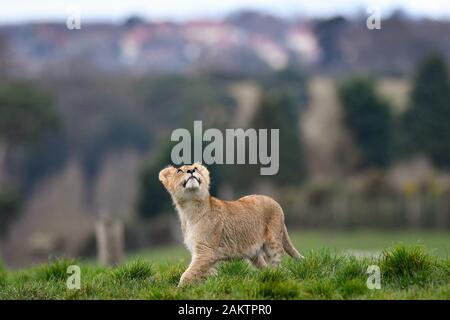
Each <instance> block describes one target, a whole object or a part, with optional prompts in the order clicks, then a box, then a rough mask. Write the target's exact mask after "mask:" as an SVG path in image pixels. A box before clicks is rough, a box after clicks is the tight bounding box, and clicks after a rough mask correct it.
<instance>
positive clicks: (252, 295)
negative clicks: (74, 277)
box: [0, 232, 450, 299]
mask: <svg viewBox="0 0 450 320" xmlns="http://www.w3.org/2000/svg"><path fill="white" fill-rule="evenodd" d="M322 235H323V236H322V237H320V236H319V234H318V233H317V232H310V233H299V234H294V233H293V239H294V241H295V243H296V245H297V247H298V248H299V249H301V251H302V253H303V254H304V255H305V256H306V259H304V260H300V261H299V260H294V259H291V258H289V257H285V258H284V260H283V263H282V265H281V266H280V267H279V268H267V269H264V270H256V269H254V268H253V267H251V266H249V265H248V264H247V263H246V262H245V261H230V262H223V263H220V264H219V266H218V271H219V272H218V276H216V277H211V278H208V279H206V280H204V281H201V282H197V283H194V284H191V285H188V286H187V287H184V288H177V287H176V286H177V283H178V280H179V278H180V276H181V274H182V273H183V271H184V269H185V268H186V266H187V263H188V260H187V258H188V255H187V253H186V250H185V249H182V248H180V247H173V248H166V249H163V248H161V249H156V250H151V251H145V252H141V253H139V254H134V255H132V256H130V257H129V258H128V259H127V261H126V262H125V263H124V264H122V265H120V266H117V267H115V268H106V267H100V266H98V265H96V264H95V263H93V262H76V261H72V260H58V259H56V260H52V261H49V262H48V263H46V264H42V265H37V266H34V267H30V268H27V269H22V270H18V271H6V270H5V269H4V268H2V267H1V266H0V299H450V258H449V256H448V254H447V252H448V246H449V245H450V241H449V235H447V234H446V233H442V234H436V233H434V234H431V233H426V232H424V233H418V232H417V233H416V236H415V237H413V236H412V235H411V237H409V236H408V235H409V233H396V232H395V233H394V232H393V233H383V234H382V235H380V234H378V237H376V236H375V235H376V233H375V232H373V233H371V232H361V233H354V234H341V233H331V232H327V233H322ZM377 239H378V240H377ZM417 239H420V240H421V241H417ZM308 240H309V241H308ZM377 241H378V244H377ZM399 243H400V244H399ZM386 244H387V245H388V246H389V247H386ZM349 249H351V250H357V252H358V255H357V256H355V255H353V254H351V253H352V252H353V251H351V250H350V251H349ZM365 252H368V253H369V254H368V255H365V254H364V253H365ZM361 253H363V254H361ZM71 264H78V265H79V266H80V267H81V270H82V274H81V289H80V290H69V289H67V287H66V279H67V277H68V275H67V274H66V269H67V266H69V265H71ZM370 265H378V266H379V267H380V270H381V289H380V290H369V289H368V288H367V286H366V281H367V277H368V274H367V273H366V271H367V267H368V266H370Z"/></svg>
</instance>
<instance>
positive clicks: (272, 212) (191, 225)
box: [159, 163, 303, 286]
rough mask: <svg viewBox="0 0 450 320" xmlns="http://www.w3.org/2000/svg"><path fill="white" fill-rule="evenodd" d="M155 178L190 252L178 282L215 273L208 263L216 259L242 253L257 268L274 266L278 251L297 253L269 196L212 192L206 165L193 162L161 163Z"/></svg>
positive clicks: (280, 254) (292, 254) (295, 254)
mask: <svg viewBox="0 0 450 320" xmlns="http://www.w3.org/2000/svg"><path fill="white" fill-rule="evenodd" d="M159 180H160V181H161V182H162V183H163V185H164V187H165V188H166V189H167V191H169V193H170V195H171V196H172V199H173V202H174V204H175V207H176V209H177V211H178V215H179V217H180V220H181V229H182V231H183V235H184V243H185V244H186V246H187V248H188V249H189V251H190V252H191V255H192V261H191V263H190V265H189V267H188V268H187V270H186V271H185V272H184V273H183V275H182V276H181V279H180V283H179V286H182V285H183V284H186V283H188V282H191V281H193V280H195V279H200V278H203V277H205V276H207V275H211V274H215V273H216V270H215V269H214V265H215V264H216V263H217V262H218V261H220V260H225V259H230V258H246V259H249V260H250V261H251V263H252V264H253V265H254V266H256V267H258V268H263V267H266V266H267V264H269V265H273V266H277V265H278V264H279V263H280V262H281V258H282V255H283V253H284V251H286V252H287V253H288V254H289V255H290V256H292V257H295V258H303V257H302V256H301V255H300V254H299V253H298V251H297V250H296V249H295V248H294V246H293V245H292V242H291V240H290V239H289V235H288V233H287V230H286V226H285V224H284V214H283V210H282V209H281V207H280V205H279V204H278V203H277V202H276V201H275V200H273V199H272V198H269V197H266V196H261V195H251V196H246V197H243V198H240V199H239V200H236V201H223V200H219V199H217V198H214V197H212V196H210V194H209V182H210V180H209V172H208V169H206V168H205V167H204V166H202V165H201V164H198V163H195V164H193V165H185V166H182V167H180V168H174V167H172V166H170V167H167V168H165V169H163V170H161V172H160V173H159Z"/></svg>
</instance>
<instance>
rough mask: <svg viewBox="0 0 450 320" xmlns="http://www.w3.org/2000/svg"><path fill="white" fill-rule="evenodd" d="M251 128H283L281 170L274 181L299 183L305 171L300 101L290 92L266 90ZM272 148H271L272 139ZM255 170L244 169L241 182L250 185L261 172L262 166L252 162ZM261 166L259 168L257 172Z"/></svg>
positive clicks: (280, 151) (281, 183) (280, 152)
mask: <svg viewBox="0 0 450 320" xmlns="http://www.w3.org/2000/svg"><path fill="white" fill-rule="evenodd" d="M250 128H254V129H256V130H259V129H268V130H270V129H279V130H280V131H279V133H280V141H279V148H280V149H279V156H280V159H279V171H278V174H276V175H275V176H274V177H271V179H270V180H271V181H275V182H276V183H277V184H278V185H284V184H298V183H300V182H301V180H302V178H303V177H304V175H305V170H304V162H303V150H302V143H301V137H300V130H299V108H298V103H297V101H296V99H295V98H293V96H292V95H290V94H289V93H287V92H275V91H272V92H271V93H265V94H263V96H262V98H261V102H260V106H259V109H258V111H257V112H256V114H255V117H254V119H253V121H252V122H251V125H250ZM268 142H269V146H268V150H269V151H270V150H271V145H270V139H268ZM251 167H253V169H252V170H247V169H246V170H243V172H241V174H240V175H239V176H240V178H239V180H240V182H241V183H242V184H243V185H248V184H249V183H251V182H252V181H254V179H255V177H258V176H259V166H258V168H256V167H257V166H251ZM255 170H258V172H255Z"/></svg>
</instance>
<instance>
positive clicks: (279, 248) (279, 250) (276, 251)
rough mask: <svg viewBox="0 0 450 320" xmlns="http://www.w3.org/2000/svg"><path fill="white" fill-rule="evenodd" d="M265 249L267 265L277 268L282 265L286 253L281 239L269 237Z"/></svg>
mask: <svg viewBox="0 0 450 320" xmlns="http://www.w3.org/2000/svg"><path fill="white" fill-rule="evenodd" d="M263 248H264V252H265V254H266V256H267V263H268V264H269V265H270V266H274V267H277V266H278V265H279V264H280V263H281V259H282V258H283V253H284V249H283V243H282V241H281V237H274V236H269V237H268V239H267V241H266V243H265V244H264V247H263Z"/></svg>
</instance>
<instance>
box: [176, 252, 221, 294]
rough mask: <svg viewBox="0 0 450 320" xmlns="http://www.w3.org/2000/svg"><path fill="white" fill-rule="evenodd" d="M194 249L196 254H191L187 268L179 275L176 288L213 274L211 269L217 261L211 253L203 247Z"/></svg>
mask: <svg viewBox="0 0 450 320" xmlns="http://www.w3.org/2000/svg"><path fill="white" fill-rule="evenodd" d="M196 249H197V250H196V251H197V252H196V253H195V254H193V256H192V261H191V263H190V264H189V267H188V268H187V269H186V271H185V272H184V273H183V274H182V275H181V278H180V282H179V283H178V287H181V286H184V285H185V284H188V283H190V282H192V281H195V280H199V279H202V278H205V277H207V276H209V275H212V273H213V272H214V269H213V267H214V265H215V263H216V261H217V260H216V257H215V255H214V253H213V251H212V250H210V249H209V248H208V249H205V248H204V247H201V248H196Z"/></svg>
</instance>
